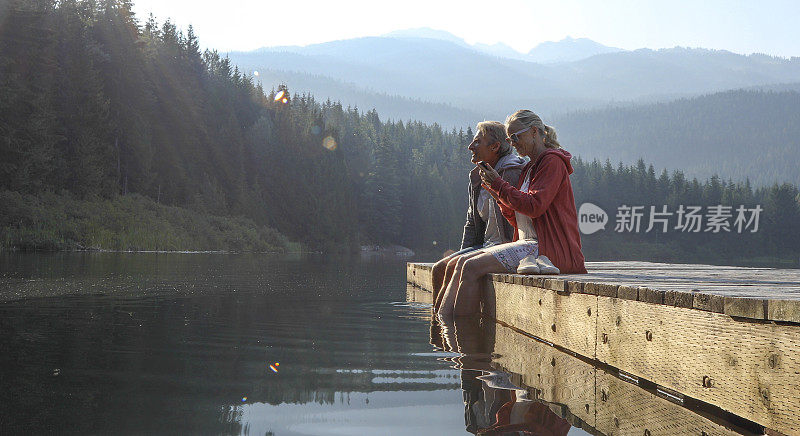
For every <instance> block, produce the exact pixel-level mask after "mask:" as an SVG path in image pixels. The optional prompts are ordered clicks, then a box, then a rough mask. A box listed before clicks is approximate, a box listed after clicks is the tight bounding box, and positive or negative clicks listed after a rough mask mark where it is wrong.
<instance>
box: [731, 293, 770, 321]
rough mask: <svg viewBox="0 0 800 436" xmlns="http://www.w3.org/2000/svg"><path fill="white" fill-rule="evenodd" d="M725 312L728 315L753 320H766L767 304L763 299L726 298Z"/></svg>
mask: <svg viewBox="0 0 800 436" xmlns="http://www.w3.org/2000/svg"><path fill="white" fill-rule="evenodd" d="M723 302H724V303H723V308H724V310H723V312H724V313H725V314H726V315H730V316H738V317H743V318H752V319H765V318H766V315H767V302H766V300H763V299H761V298H736V297H724V299H723Z"/></svg>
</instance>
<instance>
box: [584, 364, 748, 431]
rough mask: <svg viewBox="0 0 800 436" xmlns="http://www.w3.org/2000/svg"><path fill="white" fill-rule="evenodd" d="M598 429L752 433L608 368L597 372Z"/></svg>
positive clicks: (596, 421)
mask: <svg viewBox="0 0 800 436" xmlns="http://www.w3.org/2000/svg"><path fill="white" fill-rule="evenodd" d="M596 380H597V389H596V400H595V404H596V410H597V416H596V420H595V428H596V429H597V430H598V431H599V432H601V433H603V434H606V435H637V436H639V435H652V436H658V435H664V436H674V435H698V436H699V435H739V434H751V433H748V432H746V431H745V430H743V429H740V428H738V427H734V426H733V425H731V424H722V423H718V422H715V421H714V420H712V419H711V418H708V417H705V416H703V415H699V414H697V413H695V412H692V411H690V410H688V409H686V408H684V407H682V406H680V405H678V404H675V403H672V402H670V401H668V400H666V399H664V398H661V397H659V396H657V395H655V394H652V393H650V392H648V391H646V390H644V389H642V388H640V387H638V386H636V385H634V384H631V383H628V382H626V381H623V380H620V379H618V378H617V377H614V376H613V375H611V374H608V373H606V372H605V371H602V370H598V371H597V377H596Z"/></svg>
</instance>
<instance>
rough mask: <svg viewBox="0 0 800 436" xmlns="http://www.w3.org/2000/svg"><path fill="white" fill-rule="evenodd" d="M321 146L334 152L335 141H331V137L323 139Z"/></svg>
mask: <svg viewBox="0 0 800 436" xmlns="http://www.w3.org/2000/svg"><path fill="white" fill-rule="evenodd" d="M322 146H323V147H325V148H327V149H328V150H330V151H333V150H336V146H337V144H336V140H335V139H333V136H326V137H325V139H323V140H322Z"/></svg>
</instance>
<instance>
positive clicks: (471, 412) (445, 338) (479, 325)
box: [430, 318, 572, 436]
mask: <svg viewBox="0 0 800 436" xmlns="http://www.w3.org/2000/svg"><path fill="white" fill-rule="evenodd" d="M496 328H497V325H496V324H495V323H494V321H490V320H487V319H483V318H482V319H460V320H455V321H451V322H447V323H440V322H439V321H437V320H434V321H432V322H431V335H430V340H431V344H432V345H434V346H435V347H437V348H440V349H442V350H444V351H450V352H454V353H459V354H460V355H459V356H457V357H452V358H450V360H452V361H453V363H454V364H455V367H456V368H459V369H460V370H461V389H462V391H463V397H464V424H465V426H466V430H467V431H468V432H470V433H473V434H478V435H496V436H499V435H505V434H510V435H511V434H513V435H516V434H531V435H546V436H565V435H566V434H567V432H568V431H569V430H570V428H572V427H571V425H570V424H569V422H567V420H565V419H564V418H562V417H559V416H558V415H557V414H556V413H554V412H553V411H552V410H551V409H550V407H549V406H548V404H546V403H544V402H542V401H537V400H535V399H533V398H531V397H530V392H529V388H528V387H526V386H522V385H519V386H518V385H515V384H513V383H512V382H511V381H510V379H509V374H508V373H505V372H503V371H498V370H497V369H495V368H494V367H493V366H492V365H490V363H491V361H492V356H493V351H494V342H495V334H494V333H495V329H496ZM531 340H532V339H531Z"/></svg>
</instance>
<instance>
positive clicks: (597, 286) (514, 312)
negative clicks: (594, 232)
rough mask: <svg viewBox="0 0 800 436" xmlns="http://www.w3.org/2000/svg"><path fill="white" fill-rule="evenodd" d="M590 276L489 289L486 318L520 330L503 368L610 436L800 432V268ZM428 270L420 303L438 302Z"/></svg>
mask: <svg viewBox="0 0 800 436" xmlns="http://www.w3.org/2000/svg"><path fill="white" fill-rule="evenodd" d="M587 266H588V268H589V270H590V271H591V273H590V274H587V275H562V276H550V277H547V276H522V275H516V274H494V275H491V276H490V277H488V278H487V279H486V283H485V285H484V291H485V292H484V294H485V295H484V305H485V307H486V308H487V309H486V310H485V315H487V316H489V317H492V318H494V319H496V320H497V321H499V322H500V323H502V324H505V325H508V326H510V327H511V328H513V329H515V330H517V331H514V330H512V329H509V328H505V327H502V326H498V327H497V328H496V333H495V340H494V353H496V354H497V355H498V356H499V357H497V358H495V359H494V360H493V365H494V366H497V367H499V368H501V369H503V370H506V371H507V372H510V373H512V374H513V376H514V377H515V378H516V380H515V381H516V382H519V383H521V384H522V385H525V386H527V387H529V388H530V389H532V391H533V392H534V394H535V395H537V396H538V397H539V398H540V399H542V400H544V401H546V402H548V403H551V404H560V405H562V406H563V408H564V410H563V416H564V417H565V418H567V419H568V420H571V421H572V422H573V424H575V425H576V426H580V427H583V428H586V429H588V430H593V431H595V432H598V433H601V434H605V435H611V434H614V435H618V434H638V435H646V434H650V435H657V434H670V435H676V434H697V435H702V434H707V435H712V434H739V433H744V434H749V433H748V432H750V433H761V430H762V429H769V430H768V434H780V433H783V434H787V435H800V357H799V356H800V271H796V270H774V269H754V268H732V267H716V266H706V265H668V264H650V263H641V262H602V263H590V264H589V265H587ZM430 267H431V265H430V264H409V265H408V282H409V284H410V286H409V287H408V299H409V300H411V301H421V302H430V301H431V298H432V294H431V292H430V288H431V279H430ZM487 303H488V304H487ZM520 332H524V333H526V334H528V335H531V336H535V337H536V338H539V339H540V340H541V341H544V342H541V341H537V340H535V339H533V338H529V337H526V336H525V335H523V334H521V333H520ZM550 344H553V345H554V346H551V345H550ZM777 432H779V433H777Z"/></svg>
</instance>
